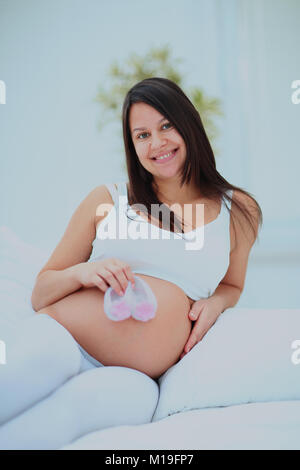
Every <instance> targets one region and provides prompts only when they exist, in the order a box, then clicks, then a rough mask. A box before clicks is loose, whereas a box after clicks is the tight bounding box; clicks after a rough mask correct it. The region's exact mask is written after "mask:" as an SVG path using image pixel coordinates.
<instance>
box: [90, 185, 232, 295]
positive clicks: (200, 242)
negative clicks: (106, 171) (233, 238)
mask: <svg viewBox="0 0 300 470" xmlns="http://www.w3.org/2000/svg"><path fill="white" fill-rule="evenodd" d="M106 186H107V188H108V190H109V191H110V193H111V196H112V199H113V201H114V206H113V207H112V208H111V206H110V210H109V207H107V209H106V210H109V212H108V213H107V215H106V216H105V218H104V219H102V221H101V222H100V224H98V226H97V234H96V237H95V239H94V241H93V250H92V253H91V256H90V258H89V260H88V261H89V262H93V261H98V260H102V259H105V258H119V259H121V260H123V261H125V262H126V263H128V264H129V266H130V267H131V270H132V272H133V273H137V274H145V275H148V276H153V277H157V278H160V279H164V280H166V281H169V282H172V283H173V284H176V285H177V286H179V287H180V288H181V289H182V290H183V291H184V292H185V294H186V295H187V296H188V297H190V298H191V299H193V300H199V299H201V298H207V297H209V296H211V295H212V294H213V293H214V291H215V289H216V288H217V286H218V285H219V283H220V281H221V280H222V279H223V277H224V276H225V274H226V271H227V269H228V266H229V260H230V208H231V204H230V203H229V202H227V206H228V207H229V211H228V210H227V208H226V206H225V202H224V199H223V200H222V204H221V210H220V213H219V215H218V217H217V218H216V219H215V220H213V221H212V222H210V223H208V224H206V225H203V224H202V226H201V227H198V228H196V229H195V230H192V231H190V232H187V233H183V234H182V233H178V232H177V233H173V232H170V231H167V230H165V229H161V228H159V227H156V226H155V225H153V224H150V223H148V222H147V221H146V219H144V218H143V217H141V216H140V215H138V214H137V213H136V212H135V211H134V210H133V209H132V208H131V207H130V206H129V204H128V197H127V186H126V183H125V182H122V183H118V185H117V186H118V190H116V188H115V186H114V185H113V184H107V185H106ZM227 194H228V195H229V197H230V199H231V198H232V191H231V190H230V191H228V192H227ZM104 214H105V212H104V213H103V215H104Z"/></svg>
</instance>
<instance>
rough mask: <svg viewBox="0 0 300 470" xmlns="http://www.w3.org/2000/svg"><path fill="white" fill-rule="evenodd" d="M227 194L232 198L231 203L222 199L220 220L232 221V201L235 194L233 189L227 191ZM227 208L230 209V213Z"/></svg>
mask: <svg viewBox="0 0 300 470" xmlns="http://www.w3.org/2000/svg"><path fill="white" fill-rule="evenodd" d="M226 194H227V195H228V196H229V197H230V201H228V200H227V199H225V198H223V199H222V205H221V213H220V219H222V220H223V221H226V220H230V211H231V199H232V194H233V191H232V189H229V190H227V191H226ZM226 206H227V207H228V209H229V211H228V209H227V207H226Z"/></svg>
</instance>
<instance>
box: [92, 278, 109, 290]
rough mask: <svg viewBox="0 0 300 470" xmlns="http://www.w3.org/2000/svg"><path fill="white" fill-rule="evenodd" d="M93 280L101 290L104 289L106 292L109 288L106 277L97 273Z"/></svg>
mask: <svg viewBox="0 0 300 470" xmlns="http://www.w3.org/2000/svg"><path fill="white" fill-rule="evenodd" d="M93 282H94V284H95V286H96V287H99V289H100V290H102V291H103V292H106V291H107V289H108V287H109V286H108V285H107V284H106V282H105V281H104V279H102V277H100V276H99V275H97V274H96V275H95V277H94V278H93Z"/></svg>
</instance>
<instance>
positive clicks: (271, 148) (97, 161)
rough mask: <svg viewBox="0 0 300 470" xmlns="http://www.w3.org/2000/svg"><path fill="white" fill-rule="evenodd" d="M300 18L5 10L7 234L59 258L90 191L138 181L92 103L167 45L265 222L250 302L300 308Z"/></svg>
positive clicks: (278, 11)
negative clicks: (209, 105)
mask: <svg viewBox="0 0 300 470" xmlns="http://www.w3.org/2000/svg"><path fill="white" fill-rule="evenodd" d="M299 18H300V2H299V1H298V0H197V1H196V0H185V1H184V2H183V1H181V0H164V1H161V0H151V2H148V1H142V0H139V1H133V0H126V1H123V0H113V1H111V2H107V1H101V0H85V1H84V0H62V1H61V0H51V1H50V0H44V1H39V0H26V1H24V0H0V80H4V81H5V84H6V92H7V97H6V104H5V105H0V158H1V160H0V165H1V167H0V170H1V176H0V177H1V189H0V197H1V203H0V204H1V205H0V210H1V222H0V225H7V226H9V227H10V228H12V229H13V230H14V231H15V232H16V233H17V234H18V235H19V236H20V237H21V238H22V239H23V240H25V241H28V242H30V243H32V244H35V245H37V246H39V247H40V248H44V249H46V250H50V251H52V250H53V249H54V247H55V246H56V244H57V243H58V241H59V239H60V238H61V236H62V234H63V231H64V230H65V228H66V225H67V223H68V221H69V219H70V217H71V215H72V213H73V211H74V210H75V208H76V207H77V205H78V204H79V202H80V201H81V200H82V199H83V198H84V197H85V196H86V195H87V193H88V192H89V191H90V190H91V189H92V188H94V187H95V186H97V185H99V184H102V183H103V182H108V181H115V180H124V179H126V175H125V173H124V170H123V161H124V154H123V151H122V141H120V129H121V127H120V123H119V124H116V125H109V126H107V128H105V130H104V131H103V132H102V133H99V132H98V130H97V120H98V119H99V117H100V108H99V107H98V105H97V104H96V103H95V102H93V99H94V97H95V95H96V93H97V89H98V85H99V84H100V83H102V84H104V85H107V83H106V72H107V70H108V68H109V66H110V64H111V62H112V61H113V60H118V61H123V60H125V59H127V57H128V56H129V54H131V53H132V52H136V53H138V54H142V53H144V52H146V51H148V50H149V48H150V47H153V46H160V45H164V44H166V43H169V44H170V46H171V49H172V51H173V54H172V55H173V57H175V58H177V57H181V58H183V59H184V62H183V64H182V65H181V66H180V70H181V71H182V72H183V73H184V74H185V77H186V81H185V84H186V88H187V89H188V88H189V86H193V85H194V86H200V87H203V88H204V90H205V91H206V92H207V93H208V94H209V95H211V96H217V97H220V98H221V99H222V100H223V107H224V112H225V118H224V119H223V120H222V121H218V122H219V128H220V131H221V136H220V138H219V141H218V143H217V146H218V148H219V154H218V157H217V165H218V169H219V171H220V172H221V173H222V174H223V175H224V176H225V178H227V179H228V180H229V181H230V182H232V183H233V184H236V185H238V186H241V187H243V188H244V189H246V190H248V191H250V192H251V193H252V194H254V196H255V197H256V198H257V200H258V201H259V203H260V204H261V207H262V210H263V212H264V217H265V226H264V228H263V231H262V232H261V234H260V239H261V241H260V243H258V244H257V245H256V246H255V247H254V249H253V251H252V253H251V258H250V261H249V271H248V274H247V276H248V278H249V282H247V285H246V289H245V291H244V293H243V296H242V298H241V300H240V303H239V305H240V306H243V305H246V306H248V305H249V306H270V307H278V306H279V307H282V308H283V307H294V308H296V307H297V306H298V307H299V305H300V299H299V295H298V293H297V292H296V290H295V289H294V288H293V287H292V282H293V280H294V279H295V277H296V275H298V274H299V278H300V249H299V240H300V204H299V196H298V192H297V191H296V187H297V186H298V180H299V172H300V158H299V157H300V155H299V124H300V105H294V104H292V102H291V94H292V90H291V83H292V81H293V80H296V79H300V71H299V64H300V49H299V46H298V44H299V43H300V28H299ZM268 257H269V258H268ZM276 257H277V261H276V263H277V264H274V259H275V258H276ZM264 258H265V260H267V258H268V259H269V261H268V262H267V264H264V265H263V267H261V266H262V264H261V263H263V262H264ZM270 258H271V259H273V265H271V264H270ZM290 260H292V261H293V263H294V264H293V265H291V264H289V263H290ZM279 261H280V263H283V264H281V265H279V264H278V263H279ZM259 263H260V264H259ZM265 269H267V272H268V274H266V271H265ZM262 273H264V274H263V277H262V281H264V282H265V283H267V288H266V290H265V291H264V289H263V287H262V283H263V282H259V281H258V276H259V275H261V276H262ZM283 273H285V274H284V278H285V280H286V283H287V285H286V286H284V287H282V288H281V292H279V290H280V289H279V287H280V282H279V280H280V278H282V277H283ZM287 273H289V275H288V274H287ZM289 279H290V280H289ZM256 282H257V284H255V283H256ZM276 283H277V284H276ZM276 286H277V287H276ZM256 287H257V296H256V297H255V298H254V292H253V290H255V288H256ZM251 289H252V290H251ZM274 292H275V293H274ZM274 296H275V297H274ZM243 302H244V303H243Z"/></svg>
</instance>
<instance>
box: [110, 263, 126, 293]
mask: <svg viewBox="0 0 300 470" xmlns="http://www.w3.org/2000/svg"><path fill="white" fill-rule="evenodd" d="M112 273H113V275H114V276H115V278H116V279H117V281H118V282H119V284H120V289H121V290H122V291H123V292H125V291H126V289H127V286H128V279H127V277H126V275H125V273H124V271H123V268H122V266H113V267H112Z"/></svg>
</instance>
